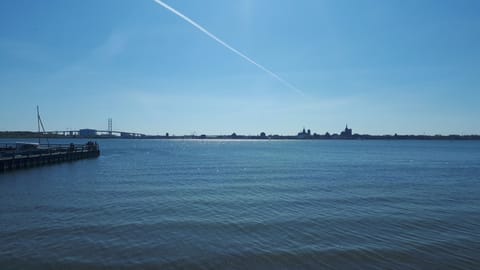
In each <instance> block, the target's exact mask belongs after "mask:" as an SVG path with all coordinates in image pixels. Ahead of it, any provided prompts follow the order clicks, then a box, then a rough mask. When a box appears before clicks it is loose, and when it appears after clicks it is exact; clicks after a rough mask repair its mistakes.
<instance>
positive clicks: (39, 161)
mask: <svg viewBox="0 0 480 270" xmlns="http://www.w3.org/2000/svg"><path fill="white" fill-rule="evenodd" d="M98 156H100V149H99V147H98V145H97V144H96V143H91V142H89V143H87V144H85V145H74V144H67V145H50V146H49V147H48V148H44V149H42V148H39V149H36V150H30V151H24V152H19V151H16V149H14V148H12V147H5V148H2V149H1V150H0V173H4V172H8V171H13V170H19V169H26V168H31V167H38V166H44V165H50V164H55V163H62V162H70V161H75V160H80V159H87V158H96V157H98Z"/></svg>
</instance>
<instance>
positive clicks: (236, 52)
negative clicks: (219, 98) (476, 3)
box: [153, 0, 304, 95]
mask: <svg viewBox="0 0 480 270" xmlns="http://www.w3.org/2000/svg"><path fill="white" fill-rule="evenodd" d="M153 1H155V2H156V3H157V4H159V5H161V6H162V7H164V8H166V9H168V10H170V11H171V12H173V13H174V14H175V15H177V16H179V17H180V18H182V19H184V20H185V21H187V22H188V23H190V24H191V25H193V26H195V27H196V28H197V29H198V30H200V31H202V32H203V33H205V34H206V35H207V36H209V37H210V38H212V39H213V40H215V41H216V42H218V43H220V44H221V45H222V46H224V47H225V48H227V49H229V50H230V51H232V52H234V53H235V54H237V55H238V56H240V57H242V58H243V59H245V60H247V61H248V62H250V63H252V64H254V65H255V66H257V67H258V68H260V69H261V70H263V71H265V72H266V73H268V74H269V75H270V76H272V77H274V78H275V79H277V80H278V81H280V82H281V83H282V84H284V85H285V86H287V87H288V88H290V89H292V90H294V91H295V92H297V93H299V94H301V95H304V93H303V92H302V91H301V90H300V89H298V88H296V87H295V86H293V85H292V84H291V83H289V82H287V81H286V80H284V79H283V78H282V77H280V76H278V75H277V74H275V73H274V72H273V71H271V70H269V69H268V68H266V67H264V66H262V65H260V64H259V63H257V62H255V61H253V60H252V59H251V58H250V57H248V56H246V55H245V54H243V53H242V52H240V51H239V50H237V49H235V48H233V47H232V46H230V45H228V44H227V43H226V42H225V41H223V40H221V39H220V38H218V37H217V36H215V35H214V34H212V33H210V32H209V31H208V30H207V29H205V28H203V27H202V26H201V25H199V24H198V23H196V22H195V21H193V20H192V19H190V18H188V17H187V16H185V15H183V14H182V13H180V12H179V11H177V10H176V9H174V8H172V7H171V6H169V5H167V4H165V3H164V2H162V1H160V0H153Z"/></svg>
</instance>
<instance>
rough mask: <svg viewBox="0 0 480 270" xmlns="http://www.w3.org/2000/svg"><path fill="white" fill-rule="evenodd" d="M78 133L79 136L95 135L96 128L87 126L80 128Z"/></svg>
mask: <svg viewBox="0 0 480 270" xmlns="http://www.w3.org/2000/svg"><path fill="white" fill-rule="evenodd" d="M78 135H79V136H80V137H95V136H97V130H95V129H89V128H84V129H80V130H79V131H78Z"/></svg>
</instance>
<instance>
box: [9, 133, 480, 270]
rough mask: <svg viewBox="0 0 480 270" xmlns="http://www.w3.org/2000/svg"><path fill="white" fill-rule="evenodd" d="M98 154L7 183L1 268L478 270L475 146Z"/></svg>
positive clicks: (139, 143)
mask: <svg viewBox="0 0 480 270" xmlns="http://www.w3.org/2000/svg"><path fill="white" fill-rule="evenodd" d="M99 143H100V146H101V150H102V155H101V157H100V158H98V159H92V160H82V161H78V162H74V163H66V164H60V165H54V166H48V167H42V168H35V169H29V170H23V171H17V172H13V173H6V174H0V269H56V268H59V269H105V268H106V269H119V268H120V269H121V268H144V269H218V268H224V269H480V142H467V141H462V142H451V141H200V140H198V141H188V140H185V141H173V140H169V141H162V140H101V141H99Z"/></svg>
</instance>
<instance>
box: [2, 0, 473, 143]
mask: <svg viewBox="0 0 480 270" xmlns="http://www.w3.org/2000/svg"><path fill="white" fill-rule="evenodd" d="M161 2H165V3H166V4H168V5H169V6H171V7H173V8H174V9H175V10H178V11H179V12H181V13H182V14H185V16H188V17H189V18H191V19H192V20H194V21H195V22H197V23H198V24H200V25H201V26H202V27H205V29H208V31H209V32H211V33H212V34H214V35H215V36H217V37H218V38H220V39H221V40H222V41H224V42H226V43H228V45H230V46H232V47H233V48H235V49H236V50H239V51H240V52H241V53H244V54H245V55H247V56H248V57H249V58H251V59H253V60H254V61H255V62H256V63H257V62H258V64H260V65H262V66H265V67H267V68H268V70H271V71H272V72H274V73H275V74H278V75H279V76H280V77H281V78H282V79H285V80H286V81H288V83H291V84H292V85H293V86H294V87H295V88H298V89H300V90H301V92H302V93H303V94H299V93H297V92H295V91H292V89H289V87H286V86H285V85H284V84H282V83H281V81H279V80H277V79H275V78H274V77H272V76H269V74H266V72H263V71H262V70H261V69H259V68H257V67H255V66H254V65H252V64H251V63H250V62H249V61H246V60H245V59H242V58H241V57H238V55H236V54H235V53H232V51H231V50H229V49H227V48H225V46H222V45H220V44H219V43H218V42H215V41H214V40H212V38H209V37H208V36H206V35H205V33H202V32H201V31H199V30H198V29H195V27H193V26H192V25H191V24H189V23H187V22H186V21H185V20H182V18H179V17H178V16H176V15H175V14H172V12H170V11H169V10H166V9H165V8H163V7H162V6H160V5H158V3H156V2H155V1H153V0H145V1H113V0H105V1H93V0H87V1H81V2H78V1H77V2H75V1H74V2H71V1H47V2H37V1H5V2H4V3H2V9H0V93H1V94H2V95H1V96H2V105H1V106H0V131H6V130H11V131H17V130H30V131H35V130H36V128H37V126H36V105H39V106H40V110H41V114H42V117H43V120H44V124H45V128H46V129H47V130H69V129H70V130H73V129H75V130H78V129H82V128H94V129H102V130H106V129H107V128H108V119H109V118H112V119H113V129H114V130H122V131H130V132H138V133H145V134H165V133H166V132H169V133H170V134H176V135H188V134H197V135H200V134H231V133H233V132H235V133H237V134H246V135H255V134H259V133H260V132H265V133H267V134H281V135H286V134H297V133H298V132H299V130H302V129H303V128H304V127H305V128H307V129H311V131H312V132H316V133H318V134H324V133H325V132H330V133H333V132H335V133H339V132H341V131H342V130H343V129H344V128H345V124H348V126H349V127H351V128H353V130H354V133H359V134H378V135H380V134H395V133H398V134H419V135H421V134H428V135H434V134H443V135H448V134H459V135H467V134H480V124H478V119H477V118H478V116H479V115H480V106H478V104H479V102H480V91H479V90H480V50H478V48H480V17H479V16H478V14H477V13H478V12H477V11H478V10H479V9H480V2H478V1H474V0H471V1H470V0H462V1H434V0H426V1H420V2H419V1H400V0H396V1H383V2H379V1H374V0H365V1H334V0H331V1H300V2H299V1H293V0H278V1H277V0H264V1H254V0H235V1H221V0H205V1H179V0H164V1H163V0H162V1H161Z"/></svg>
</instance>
